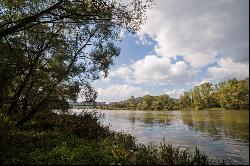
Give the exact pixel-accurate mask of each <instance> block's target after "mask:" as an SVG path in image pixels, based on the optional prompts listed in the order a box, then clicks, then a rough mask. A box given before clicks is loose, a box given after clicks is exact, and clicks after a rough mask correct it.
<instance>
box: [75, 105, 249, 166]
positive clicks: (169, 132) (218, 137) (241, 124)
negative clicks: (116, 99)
mask: <svg viewBox="0 0 250 166" xmlns="http://www.w3.org/2000/svg"><path fill="white" fill-rule="evenodd" d="M78 111H79V110H78ZM98 112H100V113H102V114H104V115H105V116H104V119H102V123H103V124H104V125H109V126H110V128H111V129H112V130H115V131H123V132H125V133H129V134H131V135H133V136H135V137H136V141H137V142H139V143H149V142H153V143H154V144H156V145H159V144H160V142H161V141H163V138H164V139H165V142H166V143H167V144H173V145H174V146H180V147H183V148H186V147H191V148H195V147H196V146H197V147H198V148H199V149H200V150H201V151H202V152H203V153H205V154H206V155H208V156H209V157H211V158H213V159H221V158H227V159H230V161H231V163H232V164H246V165H249V111H238V110H237V111H111V110H98Z"/></svg>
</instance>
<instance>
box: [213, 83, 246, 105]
mask: <svg viewBox="0 0 250 166" xmlns="http://www.w3.org/2000/svg"><path fill="white" fill-rule="evenodd" d="M216 98H217V100H218V102H219V104H220V105H221V107H223V108H226V109H249V81H248V79H245V80H240V81H238V80H237V79H229V80H228V81H225V82H221V83H220V84H219V85H218V91H217V93H216Z"/></svg>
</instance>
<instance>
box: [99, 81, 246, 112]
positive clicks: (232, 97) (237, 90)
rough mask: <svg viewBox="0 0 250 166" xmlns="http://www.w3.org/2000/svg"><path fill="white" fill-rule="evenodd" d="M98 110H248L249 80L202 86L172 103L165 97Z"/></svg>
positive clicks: (148, 97)
mask: <svg viewBox="0 0 250 166" xmlns="http://www.w3.org/2000/svg"><path fill="white" fill-rule="evenodd" d="M97 108H99V109H111V110H114V109H118V110H119V109H121V110H124V109H129V110H135V109H137V110H156V111H163V110H180V109H183V110H185V109H195V110H202V109H206V110H211V109H215V108H216V109H236V110H239V109H240V110H248V109H249V79H248V78H247V79H245V80H237V79H229V80H228V81H224V82H221V83H219V84H218V85H217V84H216V85H213V84H211V83H208V82H206V83H203V84H201V85H200V86H195V87H194V88H193V89H191V90H190V91H186V92H184V94H183V95H181V96H180V98H179V99H173V98H171V97H170V96H168V95H166V94H165V95H160V96H150V95H146V96H143V97H139V98H135V97H134V96H132V97H131V98H130V99H129V100H125V101H121V102H114V103H111V104H110V105H108V106H105V107H101V106H100V107H97Z"/></svg>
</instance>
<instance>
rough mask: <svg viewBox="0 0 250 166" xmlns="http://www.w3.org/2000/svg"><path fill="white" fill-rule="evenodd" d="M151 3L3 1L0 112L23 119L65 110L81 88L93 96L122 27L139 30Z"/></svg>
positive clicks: (136, 0)
mask: <svg viewBox="0 0 250 166" xmlns="http://www.w3.org/2000/svg"><path fill="white" fill-rule="evenodd" d="M149 3H150V2H148V3H146V5H145V4H143V3H142V2H141V1H139V0H134V1H133V2H132V3H131V4H129V5H123V4H121V3H120V2H114V1H109V0H100V1H99V0H98V1H95V0H93V1H88V0H87V1H83V0H79V1H70V0H58V1H55V0H51V1H44V0H41V1H8V0H3V1H1V2H0V8H1V11H2V13H1V14H0V49H1V50H2V53H1V55H0V56H1V57H0V58H1V59H0V60H1V61H0V62H1V63H0V69H1V73H0V74H1V75H0V108H1V112H4V113H6V114H8V115H10V116H11V117H12V118H13V120H14V121H17V122H18V123H19V124H22V123H24V122H26V121H27V120H29V119H31V118H32V117H33V116H34V115H35V114H36V113H37V112H40V111H44V110H51V109H52V108H55V107H56V108H65V109H67V108H68V106H67V101H68V100H69V99H70V100H74V99H76V98H77V97H78V96H79V95H80V93H81V94H82V95H83V96H84V97H86V100H88V101H92V100H95V98H96V95H97V94H96V92H95V91H94V90H93V88H92V87H91V86H90V82H91V81H93V80H96V79H98V78H99V77H100V73H101V72H102V73H104V76H107V74H108V69H109V67H110V65H112V63H113V58H114V57H116V56H118V55H119V52H120V50H119V48H117V47H116V46H115V44H114V42H115V41H118V40H120V38H119V34H120V31H121V30H123V29H124V30H128V31H130V32H136V31H137V30H139V26H140V24H142V23H143V21H144V18H145V17H144V12H145V9H146V8H147V7H148V6H147V4H149ZM76 81H77V82H78V83H77V84H76ZM80 89H81V91H80ZM20 115H21V116H20ZM20 117H21V118H20Z"/></svg>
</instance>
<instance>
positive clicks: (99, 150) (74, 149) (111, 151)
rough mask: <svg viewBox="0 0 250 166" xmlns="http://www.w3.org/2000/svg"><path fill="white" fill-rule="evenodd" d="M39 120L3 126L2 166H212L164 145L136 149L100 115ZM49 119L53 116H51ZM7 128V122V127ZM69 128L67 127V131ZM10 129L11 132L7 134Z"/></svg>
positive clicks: (196, 155)
mask: <svg viewBox="0 0 250 166" xmlns="http://www.w3.org/2000/svg"><path fill="white" fill-rule="evenodd" d="M50 114H52V115H50V116H49V117H51V118H48V119H45V117H46V115H45V113H44V112H43V113H39V114H37V115H36V117H35V119H33V121H29V122H28V123H25V125H23V126H22V127H19V128H17V127H16V126H11V125H9V123H3V121H1V123H0V124H1V125H0V127H1V129H3V130H1V132H0V138H1V139H0V149H1V151H0V162H1V164H3V165H12V164H22V165H31V164H32V165H33V164H35V165H37V164H38V165H47V164H48V165H168V164H171V165H180V164H181V165H210V164H218V163H215V162H214V161H212V160H210V159H208V158H207V156H205V155H204V154H202V153H200V152H199V150H198V149H196V150H195V151H192V150H190V149H184V150H181V149H180V148H178V147H177V148H175V147H173V146H171V145H167V144H166V143H165V142H164V141H163V143H162V144H161V146H160V147H156V146H154V145H153V144H148V145H143V144H136V143H135V138H134V137H132V136H131V135H128V134H124V133H114V132H111V131H110V130H109V129H108V128H107V127H103V126H101V125H100V123H99V115H98V116H97V114H96V113H87V112H84V113H82V114H81V116H79V117H78V116H76V115H66V114H56V113H50ZM47 116H48V115H47ZM5 122H6V121H5ZM66 126H67V127H66ZM5 127H8V130H4V128H5Z"/></svg>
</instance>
